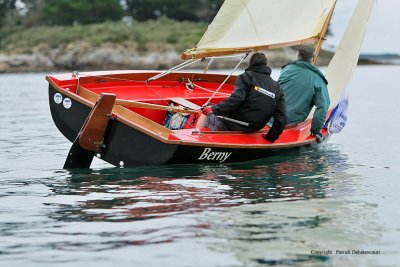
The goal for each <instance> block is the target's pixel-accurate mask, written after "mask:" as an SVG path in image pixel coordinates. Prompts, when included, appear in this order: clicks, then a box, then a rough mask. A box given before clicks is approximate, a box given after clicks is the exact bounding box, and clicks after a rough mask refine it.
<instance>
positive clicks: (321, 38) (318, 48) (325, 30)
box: [313, 0, 337, 64]
mask: <svg viewBox="0 0 400 267" xmlns="http://www.w3.org/2000/svg"><path fill="white" fill-rule="evenodd" d="M336 3H337V0H335V3H334V4H333V6H332V9H331V11H330V12H329V15H328V17H327V19H326V21H325V24H324V26H323V27H322V31H321V33H320V37H319V40H318V43H317V45H316V46H315V56H314V59H313V64H315V63H316V62H317V59H318V55H319V52H320V51H321V47H322V43H323V42H324V41H325V40H326V39H325V36H326V33H327V32H328V27H329V23H330V22H331V19H332V15H333V11H334V10H335V7H336Z"/></svg>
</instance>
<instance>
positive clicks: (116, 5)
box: [43, 0, 124, 25]
mask: <svg viewBox="0 0 400 267" xmlns="http://www.w3.org/2000/svg"><path fill="white" fill-rule="evenodd" d="M123 14H124V11H123V9H122V6H121V5H120V2H119V0H96V1H91V0H80V1H71V0H47V1H45V4H44V7H43V20H44V22H45V23H46V24H50V25H71V24H74V23H78V24H90V23H96V22H102V21H107V20H111V21H116V20H120V19H121V18H122V16H123Z"/></svg>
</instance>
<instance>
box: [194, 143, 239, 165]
mask: <svg viewBox="0 0 400 267" xmlns="http://www.w3.org/2000/svg"><path fill="white" fill-rule="evenodd" d="M231 154H232V152H211V148H208V147H206V148H204V151H203V153H202V154H201V156H200V157H199V158H198V160H205V159H206V160H215V161H218V160H219V162H220V163H222V162H224V161H225V160H227V159H228V158H229V156H230V155H231Z"/></svg>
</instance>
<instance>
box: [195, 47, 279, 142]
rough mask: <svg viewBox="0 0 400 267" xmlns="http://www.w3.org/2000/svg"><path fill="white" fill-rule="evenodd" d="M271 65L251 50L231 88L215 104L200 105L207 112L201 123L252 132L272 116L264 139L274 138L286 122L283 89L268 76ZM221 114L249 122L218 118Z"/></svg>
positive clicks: (215, 127)
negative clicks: (227, 94)
mask: <svg viewBox="0 0 400 267" xmlns="http://www.w3.org/2000/svg"><path fill="white" fill-rule="evenodd" d="M270 75H271V69H270V68H269V67H268V66H267V58H266V56H265V55H264V54H263V53H258V52H257V53H254V54H253V55H252V57H251V58H250V64H249V67H248V68H247V69H246V70H245V72H244V73H242V74H240V75H239V76H238V77H237V80H236V84H235V88H234V91H233V92H232V94H231V95H230V96H229V98H228V99H226V100H224V101H221V102H220V103H219V104H218V105H212V106H206V107H203V108H202V112H203V114H205V115H207V119H206V121H205V124H204V126H205V127H207V128H209V129H211V130H213V131H227V130H230V131H246V132H256V131H259V130H261V129H262V128H264V126H265V124H266V123H267V122H268V121H269V120H270V119H271V118H274V122H273V125H272V127H271V129H270V130H269V131H268V133H267V134H266V135H263V137H264V138H265V139H267V140H268V141H270V142H274V141H275V140H276V139H278V137H279V135H280V134H281V133H282V131H283V129H284V128H285V126H286V121H287V116H286V106H285V99H284V95H283V91H282V89H281V88H280V86H279V84H278V83H277V82H276V81H274V80H273V79H272V78H271V76H270ZM217 116H224V117H228V118H231V119H235V120H239V121H243V122H247V123H249V125H248V126H243V125H240V124H238V123H236V122H232V121H228V120H224V119H221V118H220V117H217Z"/></svg>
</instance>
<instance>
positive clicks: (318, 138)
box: [312, 133, 324, 143]
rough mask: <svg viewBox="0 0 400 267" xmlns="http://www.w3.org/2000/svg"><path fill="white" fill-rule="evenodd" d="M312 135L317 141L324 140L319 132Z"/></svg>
mask: <svg viewBox="0 0 400 267" xmlns="http://www.w3.org/2000/svg"><path fill="white" fill-rule="evenodd" d="M312 135H313V136H314V137H315V138H316V139H317V143H322V141H324V137H323V136H322V134H321V133H316V134H312Z"/></svg>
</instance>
